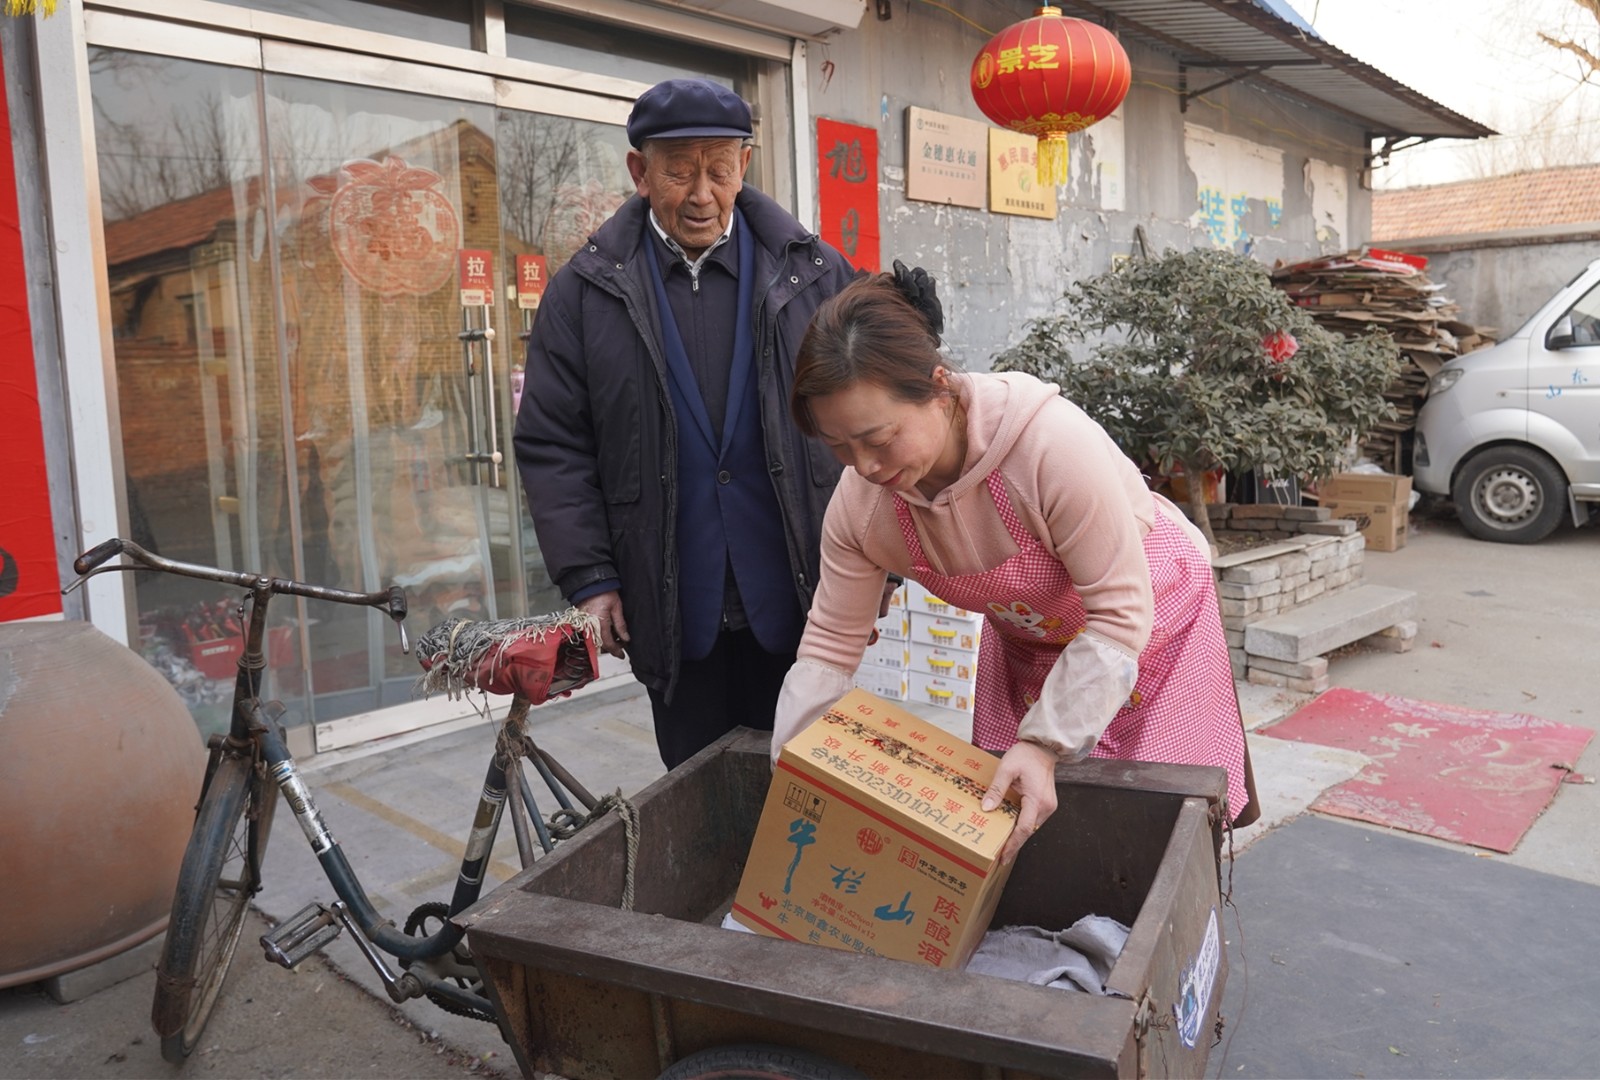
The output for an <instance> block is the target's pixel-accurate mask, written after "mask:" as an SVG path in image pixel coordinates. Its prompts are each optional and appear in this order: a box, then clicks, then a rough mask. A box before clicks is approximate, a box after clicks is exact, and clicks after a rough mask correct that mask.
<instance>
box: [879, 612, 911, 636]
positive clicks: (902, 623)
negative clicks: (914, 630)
mask: <svg viewBox="0 0 1600 1080" xmlns="http://www.w3.org/2000/svg"><path fill="white" fill-rule="evenodd" d="M875 625H876V626H877V628H878V637H879V638H880V639H882V638H890V639H891V640H894V641H910V640H911V616H910V615H909V614H907V613H906V610H905V608H899V609H896V608H890V609H889V614H887V615H885V616H884V617H883V618H881V619H879V620H878V621H877V623H876V624H875Z"/></svg>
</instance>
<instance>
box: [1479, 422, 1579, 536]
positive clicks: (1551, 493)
mask: <svg viewBox="0 0 1600 1080" xmlns="http://www.w3.org/2000/svg"><path fill="white" fill-rule="evenodd" d="M1450 495H1451V497H1452V498H1453V499H1454V500H1455V504H1456V516H1457V517H1459V518H1460V519H1461V524H1462V526H1463V527H1464V528H1465V529H1466V530H1467V532H1469V533H1471V534H1472V535H1473V536H1476V537H1477V538H1478V539H1479V540H1493V541H1495V542H1497V543H1501V544H1532V543H1537V542H1538V541H1540V540H1543V539H1544V538H1545V537H1547V536H1549V535H1550V534H1551V533H1552V532H1554V531H1555V529H1556V526H1557V525H1560V524H1561V515H1562V513H1564V512H1565V510H1566V503H1567V478H1566V476H1565V475H1563V474H1562V472H1561V469H1560V468H1559V467H1558V466H1557V465H1556V463H1555V462H1553V461H1551V460H1550V459H1549V458H1547V457H1545V456H1544V455H1543V454H1541V453H1540V452H1539V451H1537V450H1534V449H1531V448H1530V447H1526V446H1491V447H1490V448H1489V449H1487V450H1483V451H1480V452H1479V453H1477V454H1474V455H1473V456H1472V457H1471V458H1469V459H1467V463H1466V464H1465V465H1463V466H1461V471H1460V472H1458V473H1457V474H1456V481H1455V483H1454V484H1453V485H1452V486H1451V488H1450Z"/></svg>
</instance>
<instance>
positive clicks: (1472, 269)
mask: <svg viewBox="0 0 1600 1080" xmlns="http://www.w3.org/2000/svg"><path fill="white" fill-rule="evenodd" d="M1395 246H1396V247H1398V248H1400V249H1401V250H1403V251H1410V252H1416V253H1417V254H1421V255H1427V257H1428V277H1429V278H1430V279H1432V280H1433V281H1434V282H1435V283H1443V284H1444V285H1445V286H1446V288H1445V290H1444V295H1446V296H1448V297H1449V298H1450V299H1451V300H1454V301H1455V302H1456V303H1457V304H1459V305H1460V307H1461V318H1462V319H1463V320H1464V321H1466V322H1470V323H1475V324H1477V325H1479V326H1491V327H1494V328H1495V329H1496V330H1497V331H1498V336H1500V337H1502V338H1503V337H1506V336H1507V335H1509V334H1511V333H1512V332H1513V331H1514V330H1516V329H1517V327H1519V326H1521V325H1522V324H1523V323H1524V322H1526V321H1527V320H1528V318H1529V317H1530V316H1532V315H1533V313H1534V312H1536V311H1538V310H1539V309H1540V308H1541V307H1543V306H1544V303H1545V301H1546V300H1549V299H1550V297H1552V296H1554V295H1555V293H1556V291H1557V290H1558V289H1560V288H1562V287H1563V286H1564V285H1566V283H1567V282H1569V281H1571V280H1572V279H1573V278H1574V277H1575V276H1576V275H1577V274H1578V272H1579V271H1581V270H1582V269H1583V268H1584V267H1586V266H1588V265H1589V264H1590V263H1591V262H1593V261H1594V260H1595V259H1600V238H1589V239H1583V240H1564V241H1553V242H1548V243H1530V244H1520V245H1515V246H1506V247H1477V246H1474V247H1461V248H1456V249H1454V250H1444V251H1440V250H1437V248H1438V247H1439V246H1443V245H1438V244H1432V245H1430V244H1424V245H1421V246H1408V245H1407V244H1406V243H1405V242H1404V241H1401V242H1398V243H1397V244H1396V245H1395ZM1430 247H1433V248H1434V249H1435V250H1431V251H1430V250H1429V248H1430Z"/></svg>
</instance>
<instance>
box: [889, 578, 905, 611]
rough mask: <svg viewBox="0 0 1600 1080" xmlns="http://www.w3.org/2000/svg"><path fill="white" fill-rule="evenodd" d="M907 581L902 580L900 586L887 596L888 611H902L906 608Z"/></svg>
mask: <svg viewBox="0 0 1600 1080" xmlns="http://www.w3.org/2000/svg"><path fill="white" fill-rule="evenodd" d="M909 584H910V583H909V582H902V583H901V585H900V587H899V588H898V589H896V590H895V591H894V593H893V594H892V595H890V597H889V610H890V611H904V610H905V609H906V591H907V586H908V585H909Z"/></svg>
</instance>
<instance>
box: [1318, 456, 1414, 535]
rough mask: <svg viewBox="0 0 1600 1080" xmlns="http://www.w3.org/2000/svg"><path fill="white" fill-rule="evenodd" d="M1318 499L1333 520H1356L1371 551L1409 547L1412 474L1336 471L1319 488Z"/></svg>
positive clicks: (1357, 526)
mask: <svg viewBox="0 0 1600 1080" xmlns="http://www.w3.org/2000/svg"><path fill="white" fill-rule="evenodd" d="M1317 498H1318V502H1319V504H1320V506H1321V507H1322V508H1323V509H1326V510H1327V511H1328V512H1329V513H1330V515H1331V516H1332V519H1333V520H1335V521H1344V520H1353V521H1354V522H1355V523H1356V528H1357V529H1359V530H1360V532H1361V535H1362V536H1363V537H1364V538H1365V540H1366V547H1367V549H1368V550H1369V551H1398V550H1400V549H1401V548H1403V547H1405V546H1406V533H1407V531H1408V529H1409V527H1410V524H1411V477H1409V476H1394V475H1391V474H1389V473H1334V474H1333V475H1332V476H1330V477H1328V479H1327V480H1325V481H1324V482H1323V483H1322V485H1321V486H1320V487H1319V488H1318V489H1317Z"/></svg>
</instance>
